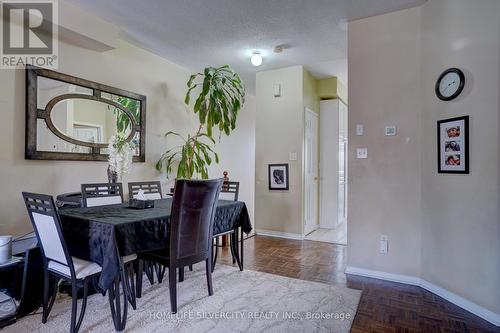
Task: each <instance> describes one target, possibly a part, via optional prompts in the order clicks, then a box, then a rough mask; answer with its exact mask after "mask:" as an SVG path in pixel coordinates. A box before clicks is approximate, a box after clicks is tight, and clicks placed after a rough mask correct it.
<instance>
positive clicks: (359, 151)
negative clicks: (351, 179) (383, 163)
mask: <svg viewBox="0 0 500 333" xmlns="http://www.w3.org/2000/svg"><path fill="white" fill-rule="evenodd" d="M356 158H368V148H356Z"/></svg>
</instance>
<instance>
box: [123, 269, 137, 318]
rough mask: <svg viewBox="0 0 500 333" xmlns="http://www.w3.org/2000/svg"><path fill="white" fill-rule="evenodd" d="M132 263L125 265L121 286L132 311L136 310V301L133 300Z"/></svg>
mask: <svg viewBox="0 0 500 333" xmlns="http://www.w3.org/2000/svg"><path fill="white" fill-rule="evenodd" d="M133 264H134V263H133V262H129V263H126V264H125V267H124V270H125V281H123V284H124V286H125V292H126V293H127V299H128V301H129V303H130V305H132V309H134V310H135V309H136V299H135V283H134V269H133Z"/></svg>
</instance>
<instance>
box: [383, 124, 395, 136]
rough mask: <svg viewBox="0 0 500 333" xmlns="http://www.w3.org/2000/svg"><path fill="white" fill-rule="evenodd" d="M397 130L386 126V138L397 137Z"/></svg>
mask: <svg viewBox="0 0 500 333" xmlns="http://www.w3.org/2000/svg"><path fill="white" fill-rule="evenodd" d="M396 134H397V129H396V126H386V127H385V135H386V136H396Z"/></svg>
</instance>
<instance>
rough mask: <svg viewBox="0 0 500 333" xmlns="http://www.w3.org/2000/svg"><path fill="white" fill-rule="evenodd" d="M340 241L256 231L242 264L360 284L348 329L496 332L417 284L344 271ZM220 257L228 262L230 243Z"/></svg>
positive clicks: (498, 332)
mask: <svg viewBox="0 0 500 333" xmlns="http://www.w3.org/2000/svg"><path fill="white" fill-rule="evenodd" d="M346 250H347V248H346V247H345V246H342V245H335V244H329V243H321V242H313V241H296V240H288V239H282V238H273V237H264V236H255V237H252V238H249V239H247V240H246V241H245V268H247V269H251V270H256V271H261V272H266V273H271V274H277V275H282V276H287V277H291V278H298V279H303V280H309V281H317V282H323V283H329V284H337V283H341V284H345V285H347V286H348V287H349V288H354V289H360V290H362V295H361V300H360V303H359V307H358V311H357V314H356V317H355V319H354V322H353V326H352V329H351V332H352V333H434V332H439V333H444V332H446V333H479V332H480V333H500V328H498V327H495V326H494V325H492V324H490V323H488V322H487V321H485V320H483V319H481V318H479V317H477V316H475V315H473V314H471V313H469V312H467V311H465V310H463V309H461V308H459V307H458V306H456V305H454V304H452V303H450V302H448V301H446V300H444V299H442V298H441V297H439V296H437V295H434V294H433V293H430V292H428V291H426V290H424V289H422V288H420V287H415V286H408V285H404V284H400V283H394V282H387V281H382V280H377V279H370V278H362V277H356V276H346V275H345V274H344V273H343V272H344V270H345V266H346ZM218 261H219V263H225V264H229V265H230V264H232V261H231V255H230V253H229V250H228V248H223V249H222V250H221V256H220V259H219V260H218Z"/></svg>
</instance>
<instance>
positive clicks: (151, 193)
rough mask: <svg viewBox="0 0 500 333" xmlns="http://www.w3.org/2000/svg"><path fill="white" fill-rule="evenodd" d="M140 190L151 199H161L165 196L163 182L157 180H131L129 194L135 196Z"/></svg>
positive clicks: (131, 196)
mask: <svg viewBox="0 0 500 333" xmlns="http://www.w3.org/2000/svg"><path fill="white" fill-rule="evenodd" d="M139 190H143V191H144V196H145V197H146V199H149V200H159V199H161V198H163V196H162V192H161V183H160V182H158V181H156V182H131V183H128V196H129V197H130V198H135V197H136V196H137V193H139Z"/></svg>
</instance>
